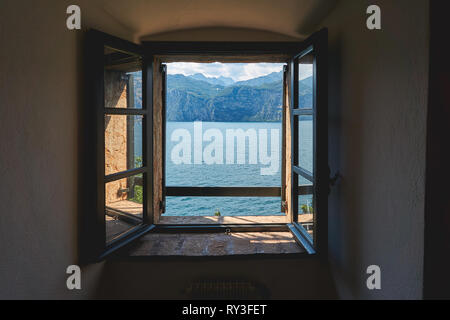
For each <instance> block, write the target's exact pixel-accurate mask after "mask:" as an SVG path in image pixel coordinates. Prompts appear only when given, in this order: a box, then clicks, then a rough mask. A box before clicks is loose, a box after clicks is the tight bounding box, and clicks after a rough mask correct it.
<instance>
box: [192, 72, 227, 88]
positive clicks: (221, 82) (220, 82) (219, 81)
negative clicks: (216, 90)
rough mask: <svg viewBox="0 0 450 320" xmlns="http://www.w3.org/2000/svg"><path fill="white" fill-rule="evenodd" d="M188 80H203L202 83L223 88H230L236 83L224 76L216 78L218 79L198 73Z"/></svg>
mask: <svg viewBox="0 0 450 320" xmlns="http://www.w3.org/2000/svg"><path fill="white" fill-rule="evenodd" d="M188 78H192V79H195V80H201V81H205V82H208V83H210V84H215V85H217V84H218V85H222V86H229V85H231V84H233V83H234V80H233V79H231V78H227V77H223V76H220V77H216V78H213V77H205V76H204V75H203V74H202V73H196V74H193V75H190V76H188Z"/></svg>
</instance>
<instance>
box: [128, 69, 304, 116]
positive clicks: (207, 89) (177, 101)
mask: <svg viewBox="0 0 450 320" xmlns="http://www.w3.org/2000/svg"><path fill="white" fill-rule="evenodd" d="M280 77H281V78H280ZM195 78H197V79H194V78H193V76H184V75H181V74H174V75H171V74H170V75H168V76H167V104H166V106H167V121H222V122H244V121H245V122H250V121H280V120H281V117H282V109H281V105H282V93H283V84H282V73H278V72H274V73H271V74H269V75H267V76H264V77H258V78H254V79H250V80H246V81H240V82H236V83H233V84H231V85H228V86H224V85H220V84H213V83H210V82H208V81H205V80H199V79H202V77H200V76H196V77H195ZM204 78H207V77H204ZM207 79H208V78H207ZM209 79H212V78H209ZM213 79H214V78H213ZM215 79H218V78H215ZM271 80H275V81H271ZM311 80H312V78H311V77H310V78H306V79H303V80H301V81H300V85H299V89H300V90H299V95H300V97H299V98H300V105H301V106H302V107H304V108H311V107H312V81H311ZM140 87H141V83H140V81H139V83H136V82H135V88H136V90H137V91H139V90H142V89H141V88H140ZM139 102H140V101H139Z"/></svg>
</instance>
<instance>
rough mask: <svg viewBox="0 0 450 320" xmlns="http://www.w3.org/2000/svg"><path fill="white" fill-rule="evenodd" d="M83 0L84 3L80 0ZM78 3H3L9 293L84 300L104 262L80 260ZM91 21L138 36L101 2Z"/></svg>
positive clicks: (2, 283) (2, 245) (0, 94)
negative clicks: (77, 272) (74, 12)
mask: <svg viewBox="0 0 450 320" xmlns="http://www.w3.org/2000/svg"><path fill="white" fill-rule="evenodd" d="M78 3H79V4H82V1H81V2H80V1H78ZM69 4H71V1H59V0H58V1H51V0H40V1H24V0H14V1H9V0H2V1H0V137H1V138H0V139H1V141H0V179H1V180H0V181H1V183H0V256H1V258H0V298H2V299H3V298H25V299H26V298H64V299H65V298H81V297H90V296H92V295H93V293H94V292H95V289H96V283H97V278H98V276H99V274H100V270H101V268H102V264H99V265H92V266H89V267H87V268H84V269H83V270H82V280H83V281H82V287H83V290H81V291H80V292H69V291H68V290H67V289H66V277H67V276H66V274H65V271H66V267H67V266H68V265H70V264H74V263H77V217H78V175H79V173H80V172H79V171H78V151H79V150H78V143H79V140H78V136H79V128H78V110H79V108H81V103H82V96H81V92H82V91H81V89H82V83H81V76H82V68H83V66H82V55H81V52H82V46H81V44H82V37H81V32H80V31H69V30H67V28H66V17H67V15H66V8H67V6H68V5H69ZM82 14H83V16H82V18H83V20H82V21H83V27H84V28H86V27H88V26H95V27H97V28H100V29H102V30H104V31H107V32H111V33H114V34H117V35H118V36H122V37H126V38H131V36H130V35H129V32H128V30H126V29H123V28H122V27H121V26H120V25H118V24H117V23H116V22H114V21H111V19H110V18H109V17H108V16H107V15H105V14H104V13H102V12H101V11H95V8H93V9H90V10H86V11H83V12H82Z"/></svg>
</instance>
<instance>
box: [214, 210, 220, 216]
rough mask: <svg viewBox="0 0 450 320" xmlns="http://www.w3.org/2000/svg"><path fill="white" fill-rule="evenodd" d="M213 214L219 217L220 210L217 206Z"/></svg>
mask: <svg viewBox="0 0 450 320" xmlns="http://www.w3.org/2000/svg"><path fill="white" fill-rule="evenodd" d="M214 215H215V216H216V217H220V210H219V208H217V209H216V212H214Z"/></svg>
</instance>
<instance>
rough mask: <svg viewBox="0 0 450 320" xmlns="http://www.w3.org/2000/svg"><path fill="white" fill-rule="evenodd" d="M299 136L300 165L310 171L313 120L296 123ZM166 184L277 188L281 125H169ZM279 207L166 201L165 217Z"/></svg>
mask: <svg viewBox="0 0 450 320" xmlns="http://www.w3.org/2000/svg"><path fill="white" fill-rule="evenodd" d="M245 134H247V136H246V135H245ZM299 136H300V137H301V138H300V141H301V142H302V143H301V147H300V149H299V152H300V162H301V163H302V165H303V166H304V167H306V168H307V169H309V170H312V156H311V155H312V154H311V150H312V121H311V120H304V121H300V130H299ZM299 184H307V182H306V181H305V180H303V179H301V181H300V183H299ZM166 185H167V186H196V187H205V186H215V187H236V186H239V187H279V186H280V185H281V123H279V122H195V123H194V122H167V127H166ZM311 198H312V197H311V196H300V199H299V201H300V203H305V204H309V205H311ZM280 208H281V203H280V198H279V197H167V198H166V213H165V215H168V216H189V215H194V216H213V215H214V213H215V212H216V211H220V213H221V215H222V216H236V215H240V216H245V215H282V214H283V213H281V212H280Z"/></svg>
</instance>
